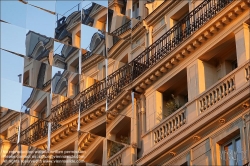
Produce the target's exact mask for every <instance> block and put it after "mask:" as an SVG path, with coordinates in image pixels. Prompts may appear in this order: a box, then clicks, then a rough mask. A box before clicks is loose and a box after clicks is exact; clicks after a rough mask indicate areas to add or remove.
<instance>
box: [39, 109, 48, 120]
mask: <svg viewBox="0 0 250 166" xmlns="http://www.w3.org/2000/svg"><path fill="white" fill-rule="evenodd" d="M46 111H47V108H46V107H45V108H44V109H43V110H42V111H41V112H40V118H43V119H45V118H46Z"/></svg>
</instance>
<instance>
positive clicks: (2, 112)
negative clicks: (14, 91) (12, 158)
mask: <svg viewBox="0 0 250 166" xmlns="http://www.w3.org/2000/svg"><path fill="white" fill-rule="evenodd" d="M0 117H1V121H0V126H1V127H0V136H1V139H2V140H3V141H5V142H6V146H4V147H3V150H4V151H6V152H8V151H9V150H10V149H9V148H11V144H17V134H18V130H19V124H20V112H17V111H15V110H12V109H9V108H6V107H0ZM12 149H13V148H12ZM10 151H11V150H10Z"/></svg>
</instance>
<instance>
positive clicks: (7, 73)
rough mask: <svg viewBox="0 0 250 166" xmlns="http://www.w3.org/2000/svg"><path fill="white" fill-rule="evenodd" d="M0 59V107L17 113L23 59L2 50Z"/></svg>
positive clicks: (20, 95) (19, 101)
mask: <svg viewBox="0 0 250 166" xmlns="http://www.w3.org/2000/svg"><path fill="white" fill-rule="evenodd" d="M0 58H1V62H0V63H1V65H0V70H1V71H0V72H1V86H0V95H1V102H0V104H1V107H6V108H8V109H12V110H15V111H18V112H19V111H20V109H21V98H22V73H23V66H24V58H23V57H20V56H17V55H15V54H12V53H10V52H8V51H4V50H2V49H1V50H0Z"/></svg>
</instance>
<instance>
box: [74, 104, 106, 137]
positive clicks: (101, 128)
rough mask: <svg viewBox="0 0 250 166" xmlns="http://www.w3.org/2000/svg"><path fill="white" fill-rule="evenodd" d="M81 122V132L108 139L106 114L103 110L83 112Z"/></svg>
mask: <svg viewBox="0 0 250 166" xmlns="http://www.w3.org/2000/svg"><path fill="white" fill-rule="evenodd" d="M81 111H82V110H81ZM79 122H80V123H79V124H80V131H81V132H88V133H91V134H94V135H97V136H100V137H106V114H105V113H104V112H102V110H101V108H100V109H96V110H95V111H93V112H84V111H82V113H81V117H80V118H79Z"/></svg>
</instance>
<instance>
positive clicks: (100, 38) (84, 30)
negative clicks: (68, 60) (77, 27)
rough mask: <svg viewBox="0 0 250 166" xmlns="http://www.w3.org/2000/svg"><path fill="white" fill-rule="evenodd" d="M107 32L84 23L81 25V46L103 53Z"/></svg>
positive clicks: (96, 52)
mask: <svg viewBox="0 0 250 166" xmlns="http://www.w3.org/2000/svg"><path fill="white" fill-rule="evenodd" d="M104 39H105V33H104V32H102V31H100V30H98V29H96V28H92V27H89V26H86V25H84V24H82V25H81V48H83V49H85V50H88V51H90V52H92V53H95V54H99V55H103V46H104V41H105V40H104Z"/></svg>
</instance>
